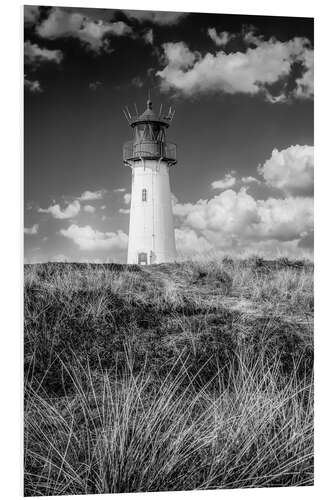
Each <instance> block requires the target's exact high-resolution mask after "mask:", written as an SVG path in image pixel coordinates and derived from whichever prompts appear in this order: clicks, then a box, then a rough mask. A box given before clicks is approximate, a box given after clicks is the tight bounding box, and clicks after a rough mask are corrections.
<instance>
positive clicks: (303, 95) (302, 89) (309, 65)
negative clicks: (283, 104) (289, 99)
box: [294, 50, 314, 99]
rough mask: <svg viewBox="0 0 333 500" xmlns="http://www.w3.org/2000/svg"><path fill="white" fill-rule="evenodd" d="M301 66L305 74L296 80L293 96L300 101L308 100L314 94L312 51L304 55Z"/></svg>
mask: <svg viewBox="0 0 333 500" xmlns="http://www.w3.org/2000/svg"><path fill="white" fill-rule="evenodd" d="M303 66H304V67H305V72H304V73H303V75H302V76H301V77H300V78H297V79H296V89H295V90H294V95H295V96H296V97H298V98H300V99H309V98H311V97H313V94H314V61H313V51H310V50H309V51H308V52H307V53H306V54H304V60H303Z"/></svg>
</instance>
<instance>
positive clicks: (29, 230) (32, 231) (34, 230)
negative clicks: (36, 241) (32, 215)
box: [24, 224, 39, 235]
mask: <svg viewBox="0 0 333 500" xmlns="http://www.w3.org/2000/svg"><path fill="white" fill-rule="evenodd" d="M38 229H39V225H38V224H34V225H33V226H31V227H25V228H24V234H29V235H33V234H37V233H38Z"/></svg>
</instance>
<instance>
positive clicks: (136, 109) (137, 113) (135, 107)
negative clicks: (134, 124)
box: [134, 102, 139, 116]
mask: <svg viewBox="0 0 333 500" xmlns="http://www.w3.org/2000/svg"><path fill="white" fill-rule="evenodd" d="M134 109H135V112H136V116H139V111H138V108H137V106H136V102H135V103H134Z"/></svg>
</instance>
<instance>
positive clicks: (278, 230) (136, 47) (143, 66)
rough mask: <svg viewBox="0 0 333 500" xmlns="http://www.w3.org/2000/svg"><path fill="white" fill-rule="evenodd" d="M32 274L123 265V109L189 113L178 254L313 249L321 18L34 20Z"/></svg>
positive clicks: (180, 170)
mask: <svg viewBox="0 0 333 500" xmlns="http://www.w3.org/2000/svg"><path fill="white" fill-rule="evenodd" d="M24 18H25V21H24V191H25V196H24V197H25V203H24V207H25V213H24V233H25V261H26V262H44V261H66V260H68V261H94V262H111V261H115V262H125V261H126V250H127V239H128V225H129V208H130V186H131V172H130V169H129V168H128V167H125V166H124V165H123V164H122V145H123V143H124V142H126V141H127V140H130V139H131V138H132V130H131V129H130V127H129V125H128V123H127V121H126V120H125V118H124V115H123V108H124V106H126V105H127V106H128V107H129V108H130V109H132V110H133V106H134V103H136V105H137V107H138V108H139V111H143V110H144V109H145V107H146V100H147V94H148V89H150V94H151V98H152V101H153V106H154V108H155V109H156V110H158V109H159V106H160V104H163V106H164V107H165V109H166V108H167V107H168V106H169V105H171V106H172V107H174V108H175V109H176V113H175V117H174V119H173V122H172V125H171V127H170V129H168V133H167V136H168V137H167V140H169V141H171V142H175V143H176V144H177V150H178V163H177V165H175V166H173V167H171V169H170V181H171V190H172V194H173V212H174V223H175V235H176V246H177V250H178V254H179V256H180V257H181V258H189V257H192V256H194V255H198V254H199V255H200V254H203V255H208V254H212V255H220V254H221V255H231V256H236V255H240V256H242V255H244V256H248V255H255V254H257V255H262V256H264V257H269V258H271V257H275V256H280V255H288V256H290V257H293V258H299V257H302V256H304V255H306V256H311V254H312V251H313V170H314V149H313V19H310V18H307V19H305V18H290V17H266V16H265V17H264V16H261V17H258V16H241V15H224V14H191V13H177V12H172V13H170V12H169V13H168V12H152V11H121V10H111V9H87V8H78V7H76V8H74V7H73V8H68V7H67V8H64V7H37V6H36V7H34V6H25V9H24Z"/></svg>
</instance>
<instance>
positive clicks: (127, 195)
mask: <svg viewBox="0 0 333 500" xmlns="http://www.w3.org/2000/svg"><path fill="white" fill-rule="evenodd" d="M124 203H125V205H129V204H130V203H131V193H125V194H124Z"/></svg>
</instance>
